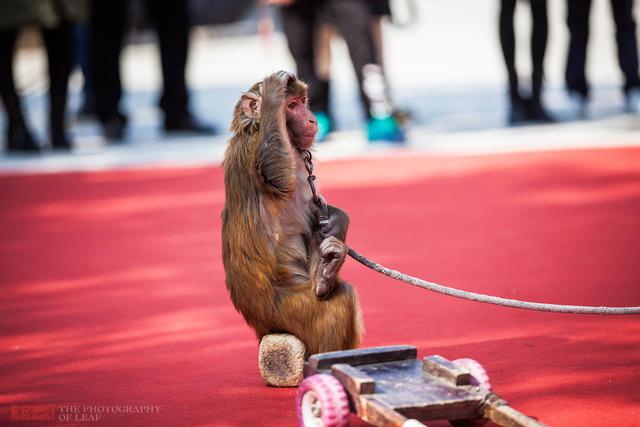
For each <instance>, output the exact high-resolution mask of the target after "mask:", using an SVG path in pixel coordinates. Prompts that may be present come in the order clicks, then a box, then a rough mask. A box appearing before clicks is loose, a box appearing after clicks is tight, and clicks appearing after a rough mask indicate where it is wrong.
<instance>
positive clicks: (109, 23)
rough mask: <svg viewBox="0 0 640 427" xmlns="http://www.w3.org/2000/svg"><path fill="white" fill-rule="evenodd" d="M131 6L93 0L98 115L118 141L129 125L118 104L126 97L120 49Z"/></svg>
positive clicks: (119, 1)
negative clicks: (122, 81)
mask: <svg viewBox="0 0 640 427" xmlns="http://www.w3.org/2000/svg"><path fill="white" fill-rule="evenodd" d="M127 5H128V2H127V0H109V1H104V0H92V1H91V20H90V30H89V31H90V45H91V51H90V54H89V59H90V71H91V82H92V84H93V90H94V95H95V102H96V112H97V113H98V118H99V119H100V121H101V122H102V123H103V124H104V125H106V128H105V129H106V131H107V134H108V135H107V136H110V137H114V138H119V137H122V127H123V126H124V122H125V118H124V116H123V115H122V114H121V113H120V112H119V110H118V105H119V104H120V97H121V95H122V86H121V83H120V49H121V47H122V39H123V36H124V31H125V25H126V24H125V21H126V12H127Z"/></svg>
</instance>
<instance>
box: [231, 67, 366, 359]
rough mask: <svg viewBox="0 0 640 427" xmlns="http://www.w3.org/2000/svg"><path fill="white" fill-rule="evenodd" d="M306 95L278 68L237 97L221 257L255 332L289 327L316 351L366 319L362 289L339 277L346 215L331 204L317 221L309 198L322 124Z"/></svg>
mask: <svg viewBox="0 0 640 427" xmlns="http://www.w3.org/2000/svg"><path fill="white" fill-rule="evenodd" d="M306 95H307V86H306V84H304V83H303V82H301V81H299V80H298V79H297V78H295V76H293V75H292V74H289V73H286V72H282V71H281V72H278V73H275V74H272V75H270V76H268V77H266V78H265V79H264V80H263V81H262V82H260V83H256V84H255V85H253V86H252V87H251V89H249V91H248V92H246V93H245V94H243V96H242V98H241V99H240V101H239V102H238V103H237V105H236V107H235V110H234V114H233V121H232V123H231V131H232V132H234V135H233V137H232V138H231V140H230V141H229V145H228V147H227V151H226V153H225V159H224V163H223V166H224V171H225V193H226V200H225V206H224V209H223V211H222V256H223V262H224V268H225V272H226V285H227V288H228V290H229V293H230V295H231V300H232V301H233V304H234V305H235V307H236V309H237V310H238V311H239V312H240V313H242V315H243V316H244V318H245V320H246V321H247V323H248V324H249V325H250V326H251V327H252V328H253V329H254V330H255V332H256V335H257V336H258V339H261V338H262V337H263V336H264V335H266V334H270V333H290V334H293V335H295V336H296V337H298V338H299V339H300V340H302V341H303V342H304V344H305V346H306V350H307V356H309V355H311V354H315V353H320V352H325V351H333V350H344V349H350V348H355V347H357V346H358V344H359V342H360V337H361V333H362V320H361V314H360V308H359V305H358V299H357V296H356V293H355V291H354V290H353V289H352V287H351V286H350V285H348V284H347V283H344V282H343V281H342V280H341V279H340V278H339V277H338V276H337V273H338V270H339V269H340V267H341V266H342V264H343V262H344V259H345V257H346V246H345V244H344V241H345V238H346V234H347V227H348V223H349V220H348V217H347V215H346V214H345V213H344V212H343V211H341V210H340V209H337V208H334V207H332V206H328V209H329V222H328V224H327V225H325V226H323V227H320V226H319V225H318V215H319V209H318V207H317V206H316V204H314V203H313V202H312V194H311V190H310V187H309V184H308V181H307V175H308V174H307V172H306V169H305V167H304V162H303V160H302V155H301V152H300V150H302V149H308V148H310V146H311V145H312V143H313V138H314V136H315V132H316V130H317V124H316V123H315V118H314V117H313V115H311V113H310V112H309V110H308V108H307V106H306ZM297 102H300V103H301V104H303V106H304V109H302V105H298V104H297ZM294 104H295V105H296V107H294V108H292V105H294ZM301 129H302V130H301ZM309 129H311V130H309Z"/></svg>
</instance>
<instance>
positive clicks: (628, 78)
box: [565, 0, 640, 97]
mask: <svg viewBox="0 0 640 427" xmlns="http://www.w3.org/2000/svg"><path fill="white" fill-rule="evenodd" d="M611 8H612V11H613V19H614V21H615V24H616V41H617V43H618V62H619V63H620V68H621V69H622V73H623V74H624V78H625V84H624V90H625V92H627V91H629V90H630V89H632V88H635V87H640V79H639V78H638V45H637V41H636V23H635V21H634V19H633V0H611ZM590 11H591V0H568V1H567V25H568V26H569V33H570V37H571V38H570V42H569V55H568V57H567V69H566V72H565V80H566V83H567V89H568V90H569V91H571V92H576V93H579V94H581V95H582V96H585V97H586V96H588V94H589V84H588V82H587V78H586V75H585V64H586V61H587V42H588V40H589V12H590Z"/></svg>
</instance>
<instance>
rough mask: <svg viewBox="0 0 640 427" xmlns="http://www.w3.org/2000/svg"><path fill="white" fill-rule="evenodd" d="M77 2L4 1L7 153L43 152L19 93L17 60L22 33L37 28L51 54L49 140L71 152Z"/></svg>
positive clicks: (1, 46)
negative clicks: (69, 125) (69, 101)
mask: <svg viewBox="0 0 640 427" xmlns="http://www.w3.org/2000/svg"><path fill="white" fill-rule="evenodd" d="M78 4H79V3H78V1H74V0H28V1H25V0H2V1H1V2H0V68H1V69H0V96H1V97H2V103H3V105H4V109H5V113H6V117H7V150H8V151H10V152H32V153H37V152H40V150H41V148H40V145H38V144H37V143H36V141H35V140H34V138H33V136H32V135H31V132H30V131H29V129H28V127H27V125H26V122H25V119H24V115H23V113H22V108H21V106H20V98H19V97H18V94H17V92H16V87H15V81H14V75H13V59H14V50H15V46H16V41H17V38H18V35H19V33H20V30H21V29H22V28H23V27H25V26H27V25H35V26H37V27H38V28H39V29H40V30H41V33H42V38H43V40H44V46H45V48H46V51H47V61H48V72H49V137H50V139H51V146H52V147H53V148H54V149H63V150H69V149H70V148H71V143H70V141H69V138H68V136H67V134H66V129H65V114H66V106H67V84H68V81H69V73H70V71H71V63H72V56H73V46H72V22H73V21H74V20H75V19H76V18H77V17H78V9H77V6H78Z"/></svg>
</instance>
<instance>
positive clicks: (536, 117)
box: [528, 98, 555, 123]
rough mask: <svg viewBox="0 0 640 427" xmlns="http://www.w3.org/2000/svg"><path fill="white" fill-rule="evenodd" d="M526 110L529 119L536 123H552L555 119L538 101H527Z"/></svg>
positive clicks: (533, 99)
mask: <svg viewBox="0 0 640 427" xmlns="http://www.w3.org/2000/svg"><path fill="white" fill-rule="evenodd" d="M528 107H529V108H528V110H529V116H530V119H531V120H532V121H534V122H538V123H553V122H555V119H554V118H553V117H551V116H550V115H549V113H548V112H547V111H546V110H545V109H544V107H543V106H542V104H541V103H540V100H539V99H535V98H532V99H530V100H528Z"/></svg>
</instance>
